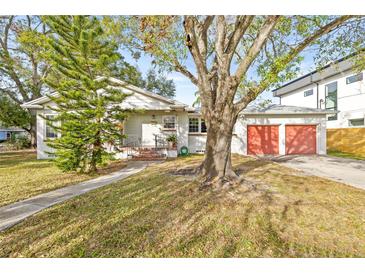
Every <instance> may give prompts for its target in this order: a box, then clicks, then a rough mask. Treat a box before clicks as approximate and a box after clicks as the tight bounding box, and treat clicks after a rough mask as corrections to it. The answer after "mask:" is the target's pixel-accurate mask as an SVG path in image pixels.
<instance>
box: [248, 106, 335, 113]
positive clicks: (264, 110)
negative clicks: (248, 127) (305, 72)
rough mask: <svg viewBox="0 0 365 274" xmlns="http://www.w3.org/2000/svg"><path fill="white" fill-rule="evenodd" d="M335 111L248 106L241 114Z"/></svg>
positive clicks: (295, 107) (293, 107) (327, 111)
mask: <svg viewBox="0 0 365 274" xmlns="http://www.w3.org/2000/svg"><path fill="white" fill-rule="evenodd" d="M336 112H337V111H333V110H325V109H318V108H307V107H297V106H286V105H269V106H265V107H261V106H250V107H247V108H246V109H244V110H243V111H242V112H241V114H243V115H267V114H275V115H285V114H290V115H303V114H320V115H325V114H334V113H336Z"/></svg>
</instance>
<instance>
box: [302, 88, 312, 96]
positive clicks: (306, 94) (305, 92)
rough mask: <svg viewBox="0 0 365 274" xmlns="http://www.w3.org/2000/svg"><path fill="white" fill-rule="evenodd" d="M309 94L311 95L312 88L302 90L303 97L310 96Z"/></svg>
mask: <svg viewBox="0 0 365 274" xmlns="http://www.w3.org/2000/svg"><path fill="white" fill-rule="evenodd" d="M311 95H313V89H310V90H307V91H304V97H308V96H311Z"/></svg>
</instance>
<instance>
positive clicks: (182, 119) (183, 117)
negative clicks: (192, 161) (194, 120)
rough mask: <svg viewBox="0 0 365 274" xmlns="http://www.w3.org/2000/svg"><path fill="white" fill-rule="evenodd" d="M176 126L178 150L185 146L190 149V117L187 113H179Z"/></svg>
mask: <svg viewBox="0 0 365 274" xmlns="http://www.w3.org/2000/svg"><path fill="white" fill-rule="evenodd" d="M176 116H177V124H176V127H177V128H176V137H177V149H178V151H180V148H181V147H183V146H186V147H189V139H188V131H189V117H188V114H187V113H186V112H181V113H178V114H177V115H176Z"/></svg>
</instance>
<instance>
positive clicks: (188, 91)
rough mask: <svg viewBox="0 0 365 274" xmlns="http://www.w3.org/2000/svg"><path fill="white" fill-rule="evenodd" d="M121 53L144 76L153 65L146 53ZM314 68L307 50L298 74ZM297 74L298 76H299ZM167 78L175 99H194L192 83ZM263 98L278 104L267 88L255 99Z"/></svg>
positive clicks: (189, 62)
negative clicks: (172, 81) (139, 55)
mask: <svg viewBox="0 0 365 274" xmlns="http://www.w3.org/2000/svg"><path fill="white" fill-rule="evenodd" d="M122 55H123V56H124V58H125V60H126V61H127V62H129V63H130V64H131V65H134V66H137V67H138V69H139V70H140V71H141V72H142V73H143V75H144V76H145V75H146V73H147V71H148V70H149V69H150V68H152V67H153V65H152V60H153V59H152V58H151V57H150V56H148V55H142V56H141V58H140V59H139V60H138V61H136V60H135V59H133V58H132V57H131V55H130V54H129V52H128V51H124V50H123V51H122ZM186 66H187V68H188V69H189V70H190V71H195V67H194V63H193V62H192V60H187V62H186ZM313 69H315V66H314V61H313V56H312V54H310V53H309V52H307V53H304V60H303V62H302V63H301V71H300V75H303V74H306V73H308V72H309V71H311V70H313ZM300 75H299V76H300ZM167 77H168V78H169V79H173V80H174V82H175V86H176V97H175V99H176V100H177V101H180V102H182V103H185V104H187V105H190V106H191V104H192V103H193V102H194V101H195V95H194V93H195V92H196V91H197V87H196V86H195V85H193V84H192V83H191V82H190V80H189V79H188V78H187V77H185V76H184V75H182V74H181V73H178V72H172V73H169V74H168V75H167ZM265 99H270V100H272V102H273V103H276V104H278V103H279V99H278V98H275V97H273V96H272V92H271V91H270V90H267V91H265V92H263V93H262V94H261V95H260V96H259V97H258V98H257V99H256V100H257V101H262V100H265Z"/></svg>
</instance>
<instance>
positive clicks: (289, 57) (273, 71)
mask: <svg viewBox="0 0 365 274" xmlns="http://www.w3.org/2000/svg"><path fill="white" fill-rule="evenodd" d="M354 17H355V16H351V15H345V16H341V17H339V18H337V19H335V20H333V21H332V22H330V23H328V24H326V25H325V26H323V27H321V28H320V29H318V30H317V31H315V32H314V33H313V34H312V35H311V36H309V37H307V38H306V39H304V40H303V41H302V42H301V43H300V44H298V45H297V46H296V47H293V48H292V49H290V51H289V52H288V53H287V54H286V55H284V56H283V57H282V58H281V60H280V61H281V62H276V63H275V65H273V66H272V67H271V68H270V70H269V71H268V72H267V73H266V75H267V76H266V77H265V78H264V79H263V80H261V82H260V84H259V85H257V86H256V87H253V88H251V89H250V90H249V91H248V93H247V95H246V96H244V97H243V98H242V99H241V100H240V101H238V102H237V103H236V104H235V109H236V112H237V113H239V112H240V111H242V109H244V108H245V107H246V106H247V105H248V104H249V103H250V102H252V101H253V100H255V99H256V97H257V96H258V95H259V94H261V93H262V92H263V91H264V90H265V89H266V88H268V87H269V86H270V85H271V84H272V83H273V82H274V81H275V77H274V78H272V77H271V76H272V75H278V74H279V73H280V72H281V71H282V70H283V68H285V67H286V66H287V65H288V64H289V63H290V62H291V61H293V60H294V58H295V57H297V56H298V54H299V53H300V52H302V51H303V50H304V49H305V48H306V47H308V46H309V45H311V44H312V43H313V42H314V41H315V40H317V39H318V38H320V37H321V36H323V35H325V34H328V33H330V32H332V31H334V30H335V29H336V28H338V27H339V26H340V25H341V24H343V23H344V22H346V21H347V20H349V19H351V18H354Z"/></svg>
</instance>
